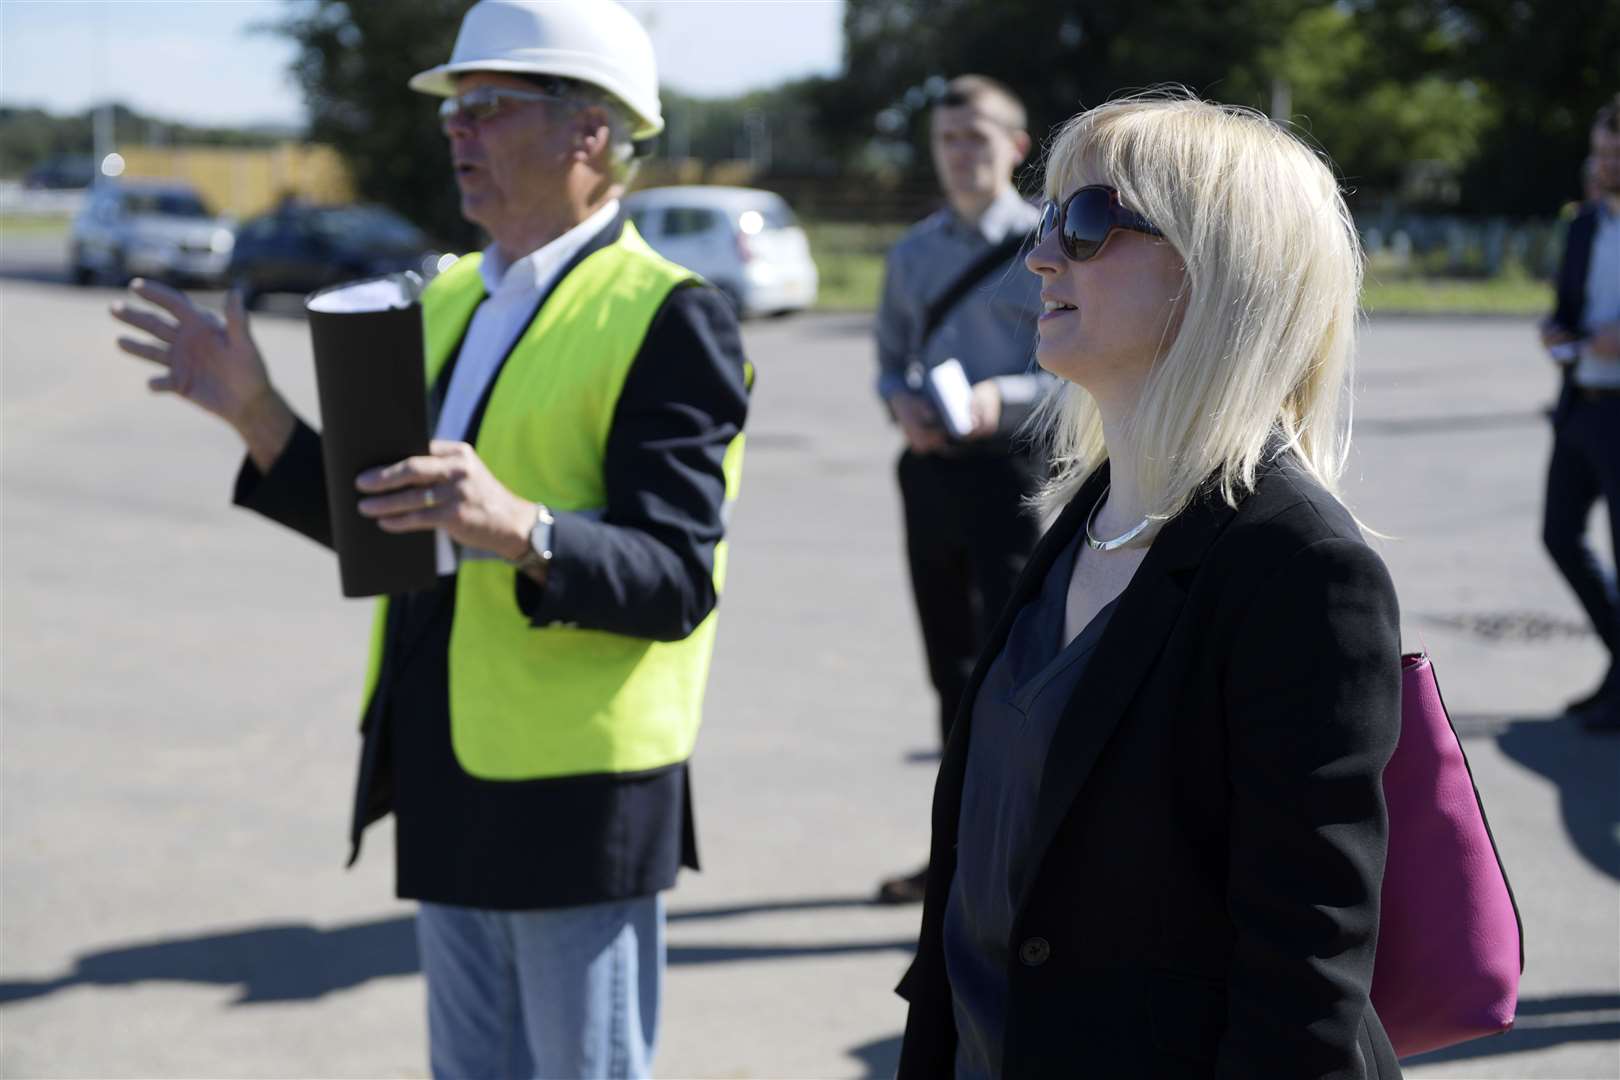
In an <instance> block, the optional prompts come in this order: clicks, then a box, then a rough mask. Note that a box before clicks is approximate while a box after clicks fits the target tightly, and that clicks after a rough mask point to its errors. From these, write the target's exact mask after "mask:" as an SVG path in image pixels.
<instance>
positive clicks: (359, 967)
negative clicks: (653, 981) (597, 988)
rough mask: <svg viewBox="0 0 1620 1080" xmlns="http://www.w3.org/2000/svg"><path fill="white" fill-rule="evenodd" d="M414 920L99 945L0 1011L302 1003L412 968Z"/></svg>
mask: <svg viewBox="0 0 1620 1080" xmlns="http://www.w3.org/2000/svg"><path fill="white" fill-rule="evenodd" d="M870 906H871V903H870V902H869V901H868V900H865V899H851V898H848V897H824V898H819V899H809V900H782V901H768V902H764V903H759V904H743V905H736V906H730V907H718V908H699V909H693V910H687V911H676V912H671V913H670V915H669V921H670V922H671V923H680V922H687V921H694V920H702V919H725V918H734V917H739V916H746V915H756V914H773V913H779V912H787V911H817V910H838V909H848V908H864V907H870ZM915 945H916V939H915V938H913V937H907V938H904V939H900V940H895V941H835V942H821V943H809V944H788V943H780V944H770V943H765V944H697V945H694V944H679V945H671V946H670V947H669V963H670V964H671V965H679V964H720V963H732V962H746V961H758V960H779V959H792V958H796V957H810V956H838V955H849V954H857V953H872V952H891V951H892V952H909V951H910V950H911V949H912V948H913V947H914V946H915ZM420 970H421V964H420V961H419V960H418V957H417V953H416V923H415V920H414V919H413V918H412V917H410V916H403V917H398V918H392V919H381V920H378V921H375V922H368V923H355V924H353V925H349V926H336V927H332V928H330V929H320V928H317V927H314V926H311V925H309V924H308V923H303V924H291V923H289V924H284V925H276V926H261V927H255V928H253V929H248V930H238V931H232V932H227V933H220V934H206V935H203V936H201V937H193V938H180V939H176V940H173V941H158V942H153V943H151V944H146V945H130V946H125V947H122V948H113V949H103V950H101V951H99V952H92V953H87V954H85V955H83V956H80V957H78V958H77V959H76V960H75V961H74V964H73V968H72V970H71V971H70V972H68V973H67V974H64V975H59V976H57V977H56V978H51V979H6V980H0V1008H4V1007H5V1006H7V1005H11V1004H14V1003H16V1002H19V1001H28V1000H31V999H33V998H39V997H45V996H48V995H50V994H54V993H56V992H57V991H59V990H67V989H70V988H73V987H78V986H125V985H129V984H132V983H140V982H150V981H166V982H190V983H205V984H206V983H211V984H215V985H220V986H229V985H240V987H241V994H240V996H238V997H237V999H236V1000H235V1001H234V1002H233V1004H236V1005H257V1004H262V1003H265V1002H276V1001H307V1000H312V999H314V998H319V997H322V996H324V995H326V994H329V993H331V992H333V991H335V990H346V989H348V988H350V987H353V986H358V985H360V984H361V983H364V982H366V981H368V980H370V979H382V978H390V977H393V976H399V975H414V974H416V973H417V972H418V971H420Z"/></svg>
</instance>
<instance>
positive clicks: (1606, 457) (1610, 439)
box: [1541, 94, 1620, 732]
mask: <svg viewBox="0 0 1620 1080" xmlns="http://www.w3.org/2000/svg"><path fill="white" fill-rule="evenodd" d="M1591 138H1592V144H1591V145H1592V156H1591V157H1590V158H1588V159H1587V160H1588V164H1587V167H1586V170H1585V173H1586V182H1587V186H1588V188H1589V191H1590V195H1591V197H1590V198H1588V199H1587V200H1586V202H1585V203H1584V204H1583V205H1582V206H1581V208H1580V211H1579V212H1578V213H1577V214H1576V215H1575V220H1573V221H1571V222H1570V224H1569V231H1568V232H1567V233H1566V234H1565V239H1564V254H1563V259H1562V261H1561V262H1560V264H1559V268H1558V283H1557V305H1556V307H1555V308H1554V309H1553V313H1552V315H1551V316H1549V317H1548V318H1547V319H1546V320H1545V321H1544V322H1543V323H1542V324H1541V341H1542V344H1543V345H1544V346H1545V347H1546V348H1547V350H1548V352H1549V353H1551V354H1552V356H1553V358H1554V359H1555V360H1556V361H1558V363H1559V366H1560V369H1561V387H1560V390H1559V394H1558V403H1557V405H1555V406H1554V408H1553V452H1552V458H1551V460H1550V461H1549V462H1548V463H1547V499H1546V506H1545V510H1544V513H1543V516H1542V540H1543V542H1544V543H1545V544H1546V546H1547V553H1548V554H1549V555H1551V556H1552V559H1553V562H1554V563H1556V564H1557V566H1558V569H1559V571H1560V572H1561V573H1562V574H1563V575H1564V579H1565V580H1566V581H1568V582H1569V586H1570V588H1571V589H1572V590H1574V592H1575V596H1576V598H1577V599H1578V600H1579V601H1580V603H1581V607H1582V608H1583V609H1584V610H1585V611H1586V615H1587V618H1589V619H1590V620H1591V621H1592V628H1593V629H1594V630H1595V631H1596V632H1597V635H1598V637H1599V639H1601V640H1602V642H1603V644H1604V646H1605V647H1606V648H1607V650H1608V653H1609V667H1608V673H1607V674H1606V675H1605V676H1604V677H1603V679H1602V680H1601V681H1600V682H1599V683H1598V685H1597V688H1596V689H1594V690H1593V691H1591V692H1590V693H1588V694H1585V695H1583V696H1581V697H1580V698H1577V699H1576V700H1574V701H1571V702H1570V703H1569V705H1568V706H1567V711H1568V712H1569V713H1570V714H1571V715H1573V716H1575V717H1577V718H1579V719H1580V721H1581V723H1582V724H1583V725H1584V726H1585V727H1586V728H1588V729H1590V730H1593V731H1611V732H1612V731H1620V597H1617V595H1616V591H1615V577H1614V571H1613V570H1612V569H1611V568H1609V567H1605V566H1604V565H1603V564H1602V563H1601V562H1600V561H1599V559H1598V556H1597V554H1596V553H1595V552H1594V551H1593V550H1592V545H1591V544H1590V543H1588V541H1587V538H1586V531H1587V529H1586V526H1587V521H1588V519H1589V518H1590V516H1591V512H1592V507H1593V505H1594V504H1595V503H1596V502H1597V501H1598V500H1599V499H1602V500H1603V501H1604V502H1606V503H1607V504H1608V509H1609V530H1610V535H1611V537H1612V538H1613V547H1614V549H1615V550H1616V551H1620V94H1617V95H1616V96H1615V97H1614V98H1613V99H1611V100H1610V101H1609V102H1608V103H1607V104H1606V105H1604V107H1603V108H1601V109H1599V110H1598V113H1597V116H1596V117H1595V118H1594V120H1593V122H1592V136H1591Z"/></svg>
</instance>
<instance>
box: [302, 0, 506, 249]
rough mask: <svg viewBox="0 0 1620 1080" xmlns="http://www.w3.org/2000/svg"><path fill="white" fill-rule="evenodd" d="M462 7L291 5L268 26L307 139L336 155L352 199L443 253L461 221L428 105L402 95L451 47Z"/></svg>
mask: <svg viewBox="0 0 1620 1080" xmlns="http://www.w3.org/2000/svg"><path fill="white" fill-rule="evenodd" d="M467 6H468V3H467V0H294V7H295V9H296V10H295V13H294V14H292V15H290V16H288V17H287V18H286V19H284V20H282V21H281V22H279V23H277V24H275V25H274V27H272V29H273V30H275V31H277V32H279V33H282V34H285V35H286V36H288V37H290V38H292V39H293V40H294V41H295V42H297V44H298V49H299V52H298V57H297V59H296V60H295V62H294V64H293V74H294V77H295V78H296V79H297V80H298V83H299V85H300V86H301V87H302V89H303V92H304V101H305V104H306V105H307V106H308V108H309V115H310V137H311V138H312V139H314V140H315V141H317V142H324V143H329V144H330V145H332V146H333V147H335V148H336V149H337V151H338V152H339V153H340V154H342V155H343V158H344V160H345V161H346V162H347V163H348V166H349V169H350V172H351V174H352V175H353V177H354V182H355V186H356V188H357V189H358V190H359V192H360V195H361V197H363V198H365V199H368V200H372V201H375V202H380V203H383V204H384V205H387V206H391V207H393V208H394V209H395V210H398V211H399V212H400V213H402V214H404V215H405V216H407V217H409V218H410V219H412V220H413V221H415V222H417V223H418V224H419V225H421V226H422V227H423V228H425V229H426V230H427V231H428V232H429V233H430V234H431V235H433V236H434V237H435V238H436V239H437V240H438V241H439V242H441V243H444V244H446V245H449V246H451V248H452V250H458V249H465V248H467V247H469V246H472V245H474V244H476V242H477V235H476V230H475V229H474V228H473V227H472V226H470V225H468V224H467V223H466V222H465V221H464V220H462V217H461V213H460V210H459V200H458V198H457V194H456V188H455V181H454V179H453V176H452V173H451V170H450V154H449V150H448V149H447V146H446V143H445V140H444V136H443V135H442V134H440V132H439V127H438V120H437V115H436V113H435V109H436V107H437V102H436V101H435V100H433V99H431V98H428V97H424V96H423V95H421V94H418V93H416V92H415V91H413V90H411V89H409V88H408V87H407V85H406V84H407V82H408V81H409V80H410V77H411V76H412V75H415V74H416V73H417V72H419V71H422V70H425V69H426V68H430V67H433V66H434V65H436V64H441V63H443V62H444V61H445V59H446V58H447V57H449V55H450V50H451V48H452V47H453V46H454V44H455V38H456V29H457V28H458V26H459V25H460V23H461V16H462V15H463V14H464V13H465V12H466V9H467Z"/></svg>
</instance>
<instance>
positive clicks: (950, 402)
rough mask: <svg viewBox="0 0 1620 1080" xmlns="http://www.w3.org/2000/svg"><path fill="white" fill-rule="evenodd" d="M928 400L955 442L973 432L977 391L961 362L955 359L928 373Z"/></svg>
mask: <svg viewBox="0 0 1620 1080" xmlns="http://www.w3.org/2000/svg"><path fill="white" fill-rule="evenodd" d="M927 385H928V396H929V398H930V399H931V400H932V401H933V403H934V408H935V410H937V411H938V413H939V416H940V420H941V421H943V422H944V424H945V430H946V431H948V432H950V434H951V438H953V439H961V438H965V437H966V436H967V433H968V432H970V431H972V430H973V387H972V385H971V384H969V382H968V378H967V372H965V371H963V370H962V364H961V361H959V360H957V359H956V358H955V357H952V358H951V359H949V360H946V361H945V362H944V363H941V364H936V365H935V366H933V367H931V368H929V369H928V383H927Z"/></svg>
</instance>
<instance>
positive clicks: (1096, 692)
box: [898, 458, 1400, 1080]
mask: <svg viewBox="0 0 1620 1080" xmlns="http://www.w3.org/2000/svg"><path fill="white" fill-rule="evenodd" d="M1291 462H1292V459H1291V458H1283V459H1281V460H1280V461H1278V462H1274V463H1272V464H1270V465H1268V466H1266V467H1265V468H1264V469H1263V470H1262V472H1261V474H1260V476H1259V477H1258V479H1257V486H1256V490H1255V491H1254V492H1253V493H1252V494H1250V495H1249V496H1248V497H1247V498H1246V499H1244V500H1243V501H1242V504H1241V506H1240V507H1239V508H1238V509H1236V510H1233V509H1232V508H1230V507H1228V506H1226V505H1225V504H1224V503H1222V502H1220V501H1219V500H1218V499H1202V500H1200V501H1198V502H1196V503H1195V504H1194V505H1193V506H1192V507H1191V508H1190V509H1188V510H1186V511H1185V512H1183V513H1182V514H1180V515H1179V516H1177V517H1176V518H1175V519H1174V520H1172V521H1171V522H1170V523H1169V524H1167V525H1166V526H1165V527H1164V529H1163V530H1162V531H1161V533H1160V535H1159V536H1158V538H1157V539H1156V540H1155V541H1154V543H1153V546H1152V547H1151V548H1150V549H1149V551H1148V554H1147V556H1146V558H1145V559H1144V560H1143V562H1142V565H1141V566H1140V568H1138V570H1137V572H1136V575H1135V577H1134V578H1133V579H1132V581H1131V583H1130V585H1129V586H1128V587H1127V588H1126V590H1125V592H1124V594H1123V596H1122V597H1121V600H1120V603H1119V606H1118V607H1117V608H1116V609H1115V612H1114V614H1113V617H1112V619H1111V621H1110V623H1109V626H1108V628H1107V630H1106V631H1105V632H1104V635H1103V637H1102V639H1101V641H1100V642H1099V643H1098V645H1097V651H1096V652H1095V653H1094V654H1093V656H1092V659H1091V661H1090V663H1089V665H1088V668H1087V671H1086V674H1085V676H1084V678H1083V679H1082V680H1081V683H1080V685H1079V686H1078V687H1076V689H1075V692H1074V696H1073V698H1072V699H1071V701H1070V704H1069V706H1068V708H1067V711H1066V713H1065V716H1064V719H1063V722H1062V723H1061V725H1060V726H1059V728H1058V730H1057V732H1056V734H1055V735H1054V736H1053V739H1052V743H1051V747H1050V750H1049V752H1048V757H1047V762H1046V767H1045V772H1044V774H1043V778H1042V781H1041V791H1040V795H1039V799H1038V804H1037V810H1036V816H1035V821H1034V825H1033V829H1032V844H1033V848H1032V855H1031V863H1030V865H1031V866H1032V867H1033V868H1034V869H1033V871H1032V873H1031V876H1030V881H1029V884H1028V885H1027V887H1026V889H1025V892H1024V894H1023V895H1022V896H1021V897H1020V898H1019V899H1018V902H1017V906H1016V909H1015V910H1016V915H1015V917H1014V924H1013V933H1012V937H1011V939H1010V940H1009V941H1008V942H1007V973H1008V979H1009V999H1008V1012H1007V1024H1006V1042H1005V1045H1004V1056H1003V1069H1002V1075H1004V1076H1008V1077H1094V1078H1112V1077H1129V1078H1132V1080H1135V1078H1143V1077H1165V1078H1170V1077H1175V1078H1177V1080H1182V1078H1189V1077H1212V1076H1219V1077H1230V1078H1233V1080H1236V1078H1242V1080H1273V1078H1275V1080H1305V1078H1314V1077H1335V1078H1338V1077H1377V1078H1381V1080H1389V1078H1391V1077H1398V1076H1399V1075H1400V1071H1399V1066H1398V1063H1397V1062H1396V1059H1395V1055H1394V1052H1393V1050H1392V1049H1391V1047H1390V1044H1389V1040H1388V1038H1387V1037H1386V1036H1385V1034H1384V1030H1383V1027H1382V1025H1381V1024H1380V1023H1379V1021H1378V1017H1377V1016H1376V1015H1375V1014H1374V1012H1373V1010H1372V1008H1371V1006H1370V1005H1369V1004H1368V990H1369V987H1370V985H1371V982H1372V967H1373V951H1374V945H1375V940H1376V937H1377V931H1378V896H1379V887H1380V884H1381V881H1382V876H1383V866H1384V854H1385V812H1384V799H1383V790H1382V787H1381V774H1382V772H1383V768H1384V765H1385V763H1386V762H1387V761H1388V760H1389V757H1390V755H1391V754H1392V753H1393V752H1394V749H1395V742H1396V739H1397V737H1398V735H1399V730H1400V626H1399V619H1398V616H1397V613H1396V604H1395V591H1394V588H1393V587H1392V585H1391V583H1390V579H1389V575H1388V573H1387V572H1386V571H1385V569H1384V565H1383V563H1382V562H1381V561H1380V560H1379V558H1378V556H1377V555H1375V554H1374V553H1373V552H1372V550H1371V549H1370V548H1368V547H1367V545H1366V544H1365V543H1364V542H1363V541H1362V539H1361V536H1360V533H1359V532H1358V530H1357V528H1356V525H1355V522H1354V521H1353V520H1352V518H1351V517H1350V515H1349V513H1348V512H1347V511H1346V510H1345V509H1344V507H1342V506H1341V505H1340V504H1339V503H1338V502H1337V501H1336V500H1334V499H1333V498H1332V497H1331V496H1329V495H1328V494H1327V493H1326V492H1325V491H1324V490H1323V489H1322V488H1321V487H1320V486H1319V485H1317V484H1315V483H1314V482H1312V481H1311V480H1310V479H1309V478H1308V477H1306V476H1305V475H1304V474H1303V473H1302V472H1301V471H1300V470H1299V469H1298V467H1297V465H1294V464H1292V463H1291ZM1106 479H1107V468H1106V466H1105V467H1104V468H1102V469H1100V470H1098V472H1097V473H1096V474H1095V475H1093V476H1092V477H1091V478H1090V479H1089V480H1088V481H1087V482H1086V484H1085V485H1084V486H1083V487H1082V488H1081V490H1080V492H1079V493H1078V494H1077V495H1076V496H1075V498H1074V500H1073V501H1072V502H1071V503H1070V505H1069V506H1068V508H1067V509H1066V510H1064V512H1063V513H1062V515H1061V516H1060V517H1059V518H1058V520H1057V522H1056V523H1055V524H1054V525H1053V527H1052V528H1051V530H1050V531H1049V532H1048V533H1047V535H1046V537H1045V538H1044V539H1043V540H1042V542H1041V544H1040V546H1039V547H1038V548H1037V549H1036V551H1035V554H1034V555H1033V556H1032V557H1031V559H1030V562H1029V565H1028V567H1027V568H1026V569H1025V571H1024V575H1023V577H1022V579H1021V580H1020V581H1019V584H1018V587H1017V590H1016V592H1015V594H1014V597H1013V600H1012V602H1011V603H1010V604H1009V606H1008V609H1007V611H1006V612H1004V613H1003V614H1002V617H1001V621H1000V623H999V624H998V626H997V627H996V630H995V631H994V633H993V634H992V637H991V640H990V642H989V644H988V645H987V647H986V649H985V652H984V655H983V656H982V657H981V658H980V660H979V663H978V667H977V669H976V670H975V672H974V674H973V678H972V681H971V682H970V684H969V686H968V692H967V693H966V694H965V695H964V697H963V707H962V711H961V713H960V714H959V715H958V716H957V718H956V723H955V725H954V727H953V729H952V732H951V737H950V741H949V743H948V744H947V746H946V748H945V756H944V760H943V761H942V762H941V765H940V773H939V780H938V783H937V786H936V789H935V794H934V810H933V845H932V853H931V862H930V864H929V871H928V888H927V898H926V900H925V901H924V904H923V921H922V936H921V941H920V943H919V946H918V951H917V957H916V960H915V961H914V962H913V963H912V966H911V968H910V970H909V971H908V972H907V973H906V975H905V978H904V979H903V980H902V981H901V983H900V987H899V990H898V992H899V993H900V995H901V996H902V997H904V998H906V999H907V1000H908V1001H909V1002H910V1003H911V1009H910V1013H909V1016H908V1019H907V1022H906V1031H905V1039H904V1042H903V1045H902V1050H901V1058H900V1071H899V1075H900V1078H901V1080H913V1078H918V1077H943V1076H950V1075H951V1074H952V1071H953V1062H954V1055H955V1048H956V1029H955V1024H954V1021H953V1018H952V1012H951V990H950V985H949V983H948V981H947V976H946V971H945V960H944V951H943V938H942V928H943V923H944V913H945V899H946V893H947V891H948V890H949V888H950V885H951V879H952V877H953V875H954V873H955V869H956V832H957V823H958V817H959V813H960V803H961V793H962V779H963V773H964V768H965V765H966V762H967V751H968V743H969V740H970V738H971V736H972V729H971V719H972V703H973V700H974V698H975V697H976V696H977V693H978V689H979V685H980V683H981V682H982V681H983V679H984V675H985V670H986V668H987V667H988V666H989V662H990V661H991V660H992V659H993V658H994V657H995V656H996V654H997V653H999V652H1000V651H1001V649H1002V647H1003V645H1004V643H1005V642H1006V640H1007V634H1008V631H1009V630H1010V628H1011V624H1012V621H1013V618H1014V617H1015V615H1016V613H1017V611H1018V609H1019V608H1020V607H1021V606H1022V605H1023V604H1025V603H1026V602H1028V601H1029V600H1030V599H1031V598H1032V597H1033V596H1034V595H1035V593H1036V592H1037V590H1038V589H1039V588H1040V586H1041V582H1042V580H1043V579H1044V578H1045V576H1046V573H1047V571H1048V569H1049V568H1050V567H1051V565H1052V563H1053V561H1054V559H1055V558H1056V556H1057V555H1058V553H1059V552H1061V551H1062V550H1063V548H1064V546H1065V545H1066V544H1067V543H1068V542H1069V541H1070V540H1071V539H1072V538H1073V537H1074V535H1075V533H1076V532H1077V531H1078V530H1079V529H1080V528H1081V527H1082V524H1083V522H1084V519H1085V515H1086V514H1087V513H1088V512H1089V511H1090V510H1091V507H1092V504H1093V503H1094V502H1095V500H1096V499H1097V497H1098V496H1099V494H1100V493H1101V491H1102V485H1103V484H1104V482H1105V481H1106Z"/></svg>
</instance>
